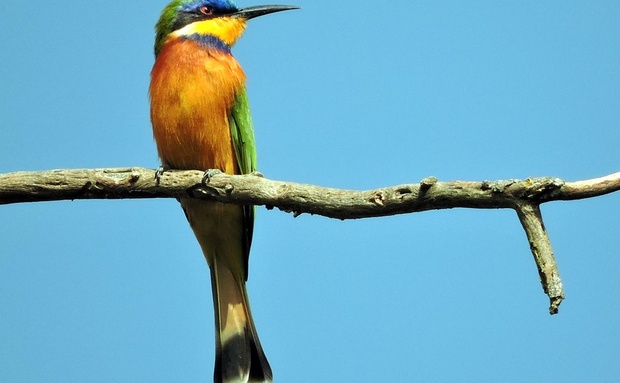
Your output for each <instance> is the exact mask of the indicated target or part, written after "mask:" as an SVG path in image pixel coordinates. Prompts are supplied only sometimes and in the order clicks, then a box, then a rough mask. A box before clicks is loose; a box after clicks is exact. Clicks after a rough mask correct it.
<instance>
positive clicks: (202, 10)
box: [200, 5, 213, 16]
mask: <svg viewBox="0 0 620 383" xmlns="http://www.w3.org/2000/svg"><path fill="white" fill-rule="evenodd" d="M200 13H202V14H203V15H205V16H211V15H213V7H211V6H209V5H203V6H202V7H200Z"/></svg>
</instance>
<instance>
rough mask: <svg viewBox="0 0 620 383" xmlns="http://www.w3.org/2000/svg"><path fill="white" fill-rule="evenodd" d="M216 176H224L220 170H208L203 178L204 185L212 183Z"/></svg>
mask: <svg viewBox="0 0 620 383" xmlns="http://www.w3.org/2000/svg"><path fill="white" fill-rule="evenodd" d="M216 174H222V171H221V170H220V169H208V170H206V171H205V174H203V176H202V184H203V185H206V184H208V183H209V182H211V178H212V177H213V176H214V175H216Z"/></svg>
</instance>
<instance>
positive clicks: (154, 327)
mask: <svg viewBox="0 0 620 383" xmlns="http://www.w3.org/2000/svg"><path fill="white" fill-rule="evenodd" d="M165 3H166V2H165V1H164V0H162V1H140V0H136V1H122V2H121V1H107V2H106V1H103V2H102V1H100V2H88V3H80V2H75V1H71V2H69V1H66V0H58V1H55V2H54V3H53V4H52V3H49V4H48V3H45V4H33V3H23V2H16V1H3V2H2V4H1V5H0V24H1V25H2V29H3V33H2V35H1V36H0V52H1V53H0V55H1V58H2V60H1V64H0V68H1V71H0V172H10V171H18V170H46V169H56V168H93V167H124V166H144V167H150V168H155V167H156V166H157V165H158V159H157V156H156V151H155V146H154V143H153V140H152V136H151V127H150V123H149V110H148V97H147V88H148V82H149V72H150V69H151V66H152V63H153V53H152V45H153V25H154V23H155V22H156V20H157V18H158V16H159V12H160V10H161V9H162V8H163V7H164V5H165ZM291 4H294V5H300V6H302V8H303V9H302V10H300V11H294V12H286V13H281V14H276V15H271V16H266V17H264V18H261V19H257V20H253V21H252V22H251V23H250V25H249V28H248V31H247V33H246V35H245V37H244V38H243V39H242V40H241V41H240V42H239V44H238V45H237V46H236V47H235V49H234V53H235V55H236V57H237V58H238V59H239V60H240V61H241V63H242V65H243V66H244V68H245V70H246V72H247V75H248V77H249V84H248V87H249V96H250V101H251V106H252V110H253V115H254V122H255V127H256V135H257V141H258V149H259V169H260V170H261V171H262V172H263V173H264V174H265V175H266V176H267V177H269V178H273V179H279V180H289V181H297V182H304V183H312V184H318V185H323V186H333V187H342V188H349V189H369V188H374V187H380V186H390V185H394V184H399V183H409V182H417V181H419V180H420V179H422V178H424V177H426V176H431V175H432V176H436V177H437V178H439V179H441V180H446V181H448V180H455V179H461V180H494V179H507V178H525V177H529V176H555V177H560V178H564V179H567V180H579V179H586V178H591V177H598V176H602V175H605V174H609V173H612V172H616V171H619V170H620V134H619V129H618V123H619V121H620V38H619V36H620V21H619V20H620V2H617V1H579V2H577V1H568V2H567V1H555V0H554V1H545V2H541V1H520V2H500V1H495V0H494V1H491V0H487V1H458V2H455V1H441V0H439V1H437V0H433V1H429V0H424V1H408V2H399V3H395V2H390V3H378V2H374V1H373V2H370V1H350V0H341V1H330V2H317V1H307V0H296V1H295V2H294V3H291ZM382 4H386V5H385V6H383V5H382ZM238 5H239V6H249V5H256V3H251V2H249V1H246V0H244V1H239V3H238ZM543 214H544V217H545V220H546V221H545V222H546V225H547V229H548V231H549V233H550V236H551V240H552V244H553V246H554V249H555V251H556V255H557V258H558V261H559V264H560V272H561V275H562V277H563V281H564V284H565V289H566V294H567V299H566V301H565V302H564V303H563V305H562V306H561V309H560V314H559V315H557V316H553V317H552V316H549V315H548V313H547V306H548V301H547V297H546V296H545V295H544V294H543V292H542V289H541V286H540V283H539V281H538V275H537V272H536V268H535V265H534V262H533V260H532V256H531V254H530V251H529V248H528V244H527V241H526V239H525V235H524V233H523V232H522V229H521V227H520V225H519V223H518V220H517V217H516V215H515V213H514V212H512V211H506V210H501V211H500V210H484V211H482V210H465V209H457V210H449V211H439V212H437V211H435V212H425V213H421V214H414V215H406V216H398V217H388V218H379V219H367V220H358V221H345V222H341V221H336V220H329V219H326V218H322V217H317V216H307V215H305V216H301V217H299V218H293V217H292V216H291V215H288V214H285V213H282V212H279V211H267V210H265V209H264V208H260V209H258V217H257V221H256V231H255V237H254V243H253V249H252V250H253V252H252V257H251V267H250V281H249V290H250V296H251V301H252V308H253V311H254V315H255V319H256V322H257V327H258V329H259V333H260V336H261V340H262V343H263V346H264V348H265V350H266V352H267V355H268V357H269V360H270V362H271V364H272V367H273V370H274V374H275V377H276V380H277V381H278V382H283V383H286V382H295V383H306V382H313V383H314V382H397V381H398V382H413V381H418V382H455V381H458V382H535V381H545V380H546V381H563V382H584V381H592V382H615V381H617V379H618V376H620V363H618V360H620V327H619V326H618V317H619V316H620V294H619V290H620V281H619V279H618V275H620V257H619V253H618V251H619V250H618V249H619V246H620V195H618V194H615V195H610V196H604V197H600V198H596V199H591V200H584V201H574V202H558V203H550V204H546V205H544V206H543ZM210 288H211V287H210V282H209V273H208V270H207V265H206V262H205V261H204V259H203V257H202V255H201V253H200V251H199V248H198V245H197V243H196V242H195V240H194V238H193V236H192V233H191V231H190V229H189V226H188V225H187V223H186V221H185V218H184V216H183V213H182V212H181V209H180V208H179V206H178V205H177V203H176V202H175V201H173V200H164V199H160V200H131V201H129V200H123V201H74V202H53V203H52V202H51V203H36V204H20V205H11V206H0V366H2V367H0V381H2V382H14V383H18V382H63V383H64V382H205V381H209V380H210V379H211V376H212V369H213V350H214V340H213V336H214V334H213V309H212V303H211V292H210Z"/></svg>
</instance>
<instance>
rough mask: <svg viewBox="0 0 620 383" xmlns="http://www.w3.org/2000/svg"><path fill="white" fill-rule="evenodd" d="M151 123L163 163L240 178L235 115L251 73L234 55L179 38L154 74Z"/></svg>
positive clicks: (171, 42)
mask: <svg viewBox="0 0 620 383" xmlns="http://www.w3.org/2000/svg"><path fill="white" fill-rule="evenodd" d="M151 77H152V79H151V88H150V94H151V100H152V101H151V120H152V123H153V135H154V136H155V140H156V142H157V150H158V152H159V156H160V158H161V159H162V161H163V163H164V164H166V165H169V166H170V167H172V168H174V169H220V170H222V171H223V172H225V173H228V174H236V173H239V171H238V166H237V164H236V160H235V155H234V148H233V140H232V138H231V132H230V124H229V120H228V119H229V114H230V110H231V108H232V105H233V102H234V99H235V96H236V95H237V94H238V93H239V92H240V90H241V89H242V88H243V85H244V81H245V74H244V73H243V69H242V68H241V66H240V65H239V63H238V62H237V61H236V60H235V59H234V58H233V57H232V56H231V55H230V54H224V53H222V52H218V51H217V50H215V49H213V50H209V49H205V48H204V47H201V46H199V45H198V43H197V42H195V41H192V40H188V39H184V38H179V37H173V38H170V39H168V41H167V42H166V43H165V44H164V46H163V47H162V50H161V52H160V53H159V56H158V58H157V61H156V62H155V65H154V67H153V71H152V73H151Z"/></svg>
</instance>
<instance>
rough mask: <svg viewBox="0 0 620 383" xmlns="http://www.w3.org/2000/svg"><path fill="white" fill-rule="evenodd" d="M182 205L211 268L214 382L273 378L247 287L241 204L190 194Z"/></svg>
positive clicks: (259, 381)
mask: <svg viewBox="0 0 620 383" xmlns="http://www.w3.org/2000/svg"><path fill="white" fill-rule="evenodd" d="M181 205H182V206H183V210H184V211H185V215H186V216H187V219H188V221H189V223H190V225H191V227H192V229H193V230H194V234H195V235H196V238H197V239H198V242H199V243H200V247H201V248H202V251H203V253H204V255H205V258H206V259H207V263H208V264H209V267H210V268H211V285H212V288H213V305H214V307H215V310H214V311H215V337H216V342H215V372H214V381H215V383H271V382H272V380H273V379H272V374H271V368H270V367H269V363H268V362H267V358H266V357H265V353H264V352H263V348H262V347H261V345H260V342H259V340H258V335H257V333H256V328H255V327H254V321H253V320H252V313H251V311H250V304H249V300H248V294H247V291H246V288H245V276H246V274H247V270H246V265H247V258H246V255H245V251H246V250H245V249H244V247H243V242H242V238H243V219H242V217H243V212H242V209H241V207H239V206H234V205H224V204H221V203H217V202H204V201H199V200H191V199H181Z"/></svg>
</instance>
